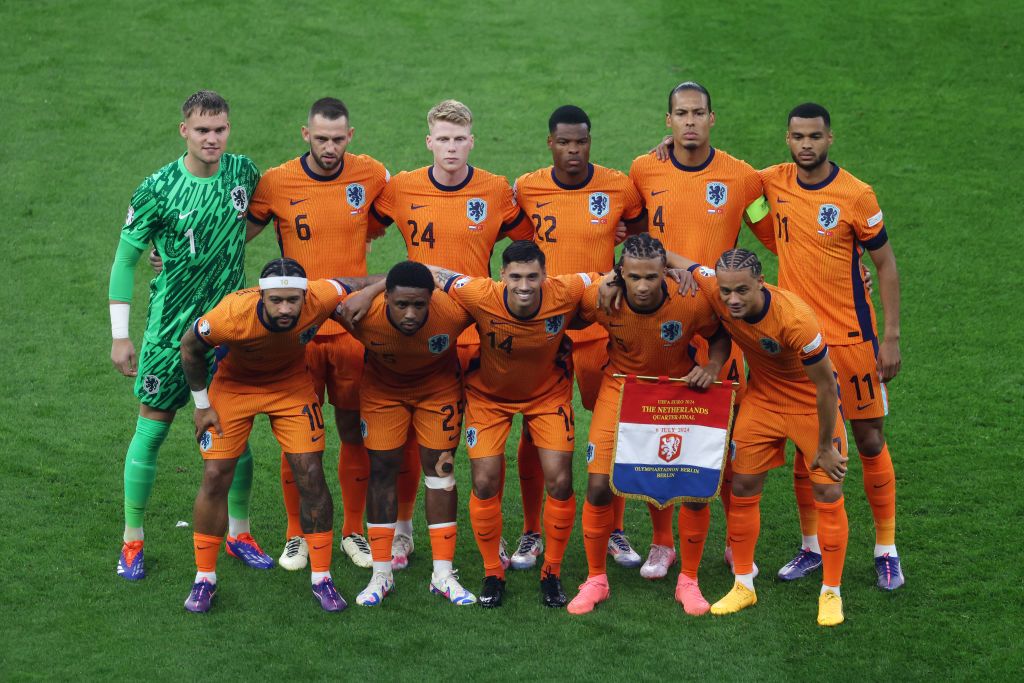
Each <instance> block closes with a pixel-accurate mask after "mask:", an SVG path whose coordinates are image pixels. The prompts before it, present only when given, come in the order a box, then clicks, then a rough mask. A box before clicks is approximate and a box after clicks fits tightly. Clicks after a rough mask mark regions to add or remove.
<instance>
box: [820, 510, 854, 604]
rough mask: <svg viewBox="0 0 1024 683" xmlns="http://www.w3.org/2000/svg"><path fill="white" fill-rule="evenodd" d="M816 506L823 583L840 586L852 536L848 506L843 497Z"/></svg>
mask: <svg viewBox="0 0 1024 683" xmlns="http://www.w3.org/2000/svg"><path fill="white" fill-rule="evenodd" d="M815 506H816V507H817V508H818V541H819V542H820V543H821V572H822V576H821V578H822V583H823V584H825V585H826V586H838V585H840V584H841V583H842V581H843V564H844V563H845V562H846V543H847V540H848V538H849V535H850V525H849V522H848V521H847V519H846V506H845V505H844V504H843V498H842V496H840V498H839V500H837V501H836V502H834V503H822V502H816V503H815Z"/></svg>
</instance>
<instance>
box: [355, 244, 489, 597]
mask: <svg viewBox="0 0 1024 683" xmlns="http://www.w3.org/2000/svg"><path fill="white" fill-rule="evenodd" d="M371 295H372V296H373V299H372V303H371V304H370V306H369V309H368V310H367V312H366V314H365V315H364V316H363V318H362V319H361V320H360V321H359V322H358V323H356V324H355V325H354V326H353V327H352V334H353V336H354V337H356V338H357V339H358V340H359V341H360V342H362V343H363V344H364V345H365V347H366V358H367V362H366V370H365V371H364V373H363V380H362V383H361V386H360V399H361V403H360V414H361V415H362V430H363V440H364V441H365V443H366V448H367V450H368V451H369V453H370V486H369V491H368V496H367V502H368V504H367V526H368V527H369V531H370V539H371V547H372V550H373V576H372V577H371V578H370V582H369V584H368V585H367V586H366V588H365V589H364V590H363V591H362V592H361V593H359V595H358V596H357V597H356V602H357V603H359V604H360V605H370V606H372V605H379V604H381V602H382V601H383V600H384V598H385V597H386V596H387V595H388V593H390V592H391V589H392V588H393V587H394V578H393V572H392V566H391V557H392V552H391V550H392V545H393V543H394V535H395V523H396V521H397V516H398V499H397V490H396V489H397V483H398V473H399V470H400V469H401V466H402V460H403V457H404V456H403V450H404V446H405V443H406V441H407V436H408V434H409V431H410V428H412V429H413V430H414V432H415V434H416V441H417V442H418V444H419V450H420V463H421V464H422V469H423V474H424V477H423V479H424V482H425V483H426V487H427V491H426V496H425V506H424V507H425V508H426V516H427V526H428V529H429V531H430V545H431V548H432V550H433V555H434V572H433V575H432V576H431V579H430V590H431V592H433V593H437V594H439V595H443V596H445V597H447V598H448V599H449V600H450V601H451V602H452V603H454V604H456V605H472V604H473V603H475V602H476V597H475V596H474V595H473V594H472V593H470V592H469V591H467V590H466V589H464V588H463V587H462V585H461V584H460V583H459V580H458V574H457V573H456V572H455V570H454V568H453V566H452V563H453V561H454V559H455V539H456V512H457V509H458V493H457V491H456V488H455V477H454V475H453V465H454V455H455V449H456V448H458V445H459V436H460V435H461V434H462V413H463V405H464V404H463V398H462V372H461V370H460V368H459V358H458V354H457V353H456V351H455V343H454V342H455V340H456V339H458V337H459V334H461V333H462V331H463V330H465V329H466V328H467V327H469V325H470V324H471V323H472V320H471V319H470V317H469V314H468V313H466V311H465V310H464V309H463V308H462V307H461V306H459V305H458V304H457V303H455V302H454V301H452V300H451V298H449V297H448V296H447V295H445V294H444V293H442V292H440V291H436V290H435V287H434V276H433V275H431V273H430V271H429V270H428V269H427V267H426V266H424V265H423V264H422V263H415V262H413V261H403V262H401V263H399V264H397V265H396V266H394V267H393V268H392V269H391V270H390V271H389V272H388V275H387V280H386V282H385V285H384V292H383V293H381V292H380V290H379V287H378V286H374V287H371V288H368V289H367V290H366V291H365V292H363V293H361V294H360V295H359V296H363V297H368V296H371Z"/></svg>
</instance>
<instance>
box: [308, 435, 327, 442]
mask: <svg viewBox="0 0 1024 683" xmlns="http://www.w3.org/2000/svg"><path fill="white" fill-rule="evenodd" d="M322 438H324V435H323V434H321V435H320V436H314V437H313V438H312V439H311V441H312V442H313V443H316V442H317V441H319V440H320V439H322Z"/></svg>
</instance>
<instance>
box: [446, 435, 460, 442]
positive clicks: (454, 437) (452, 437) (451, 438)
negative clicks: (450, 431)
mask: <svg viewBox="0 0 1024 683" xmlns="http://www.w3.org/2000/svg"><path fill="white" fill-rule="evenodd" d="M457 438H459V435H458V434H454V435H452V436H449V437H448V440H449V441H455V439H457Z"/></svg>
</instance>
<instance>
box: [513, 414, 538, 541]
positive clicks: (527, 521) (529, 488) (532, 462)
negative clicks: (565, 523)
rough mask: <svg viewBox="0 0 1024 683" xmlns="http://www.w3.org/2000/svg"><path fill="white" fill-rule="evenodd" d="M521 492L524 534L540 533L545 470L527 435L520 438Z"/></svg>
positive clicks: (535, 448)
mask: <svg viewBox="0 0 1024 683" xmlns="http://www.w3.org/2000/svg"><path fill="white" fill-rule="evenodd" d="M517 460H518V463H519V490H520V492H521V493H522V494H523V533H524V534H525V533H527V532H534V533H536V532H539V531H540V530H541V526H540V511H541V506H542V505H543V504H544V470H543V469H541V466H540V455H539V454H538V453H537V447H536V446H534V445H533V442H532V441H530V440H529V439H528V438H527V436H526V434H525V433H523V434H522V435H521V436H520V437H519V453H518V455H517Z"/></svg>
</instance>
